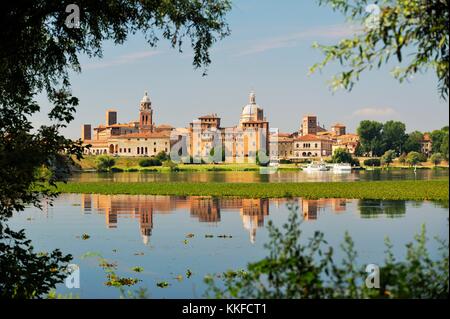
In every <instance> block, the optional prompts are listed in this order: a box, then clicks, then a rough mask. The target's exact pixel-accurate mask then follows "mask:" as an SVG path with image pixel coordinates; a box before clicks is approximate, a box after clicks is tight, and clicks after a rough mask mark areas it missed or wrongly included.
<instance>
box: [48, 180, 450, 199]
mask: <svg viewBox="0 0 450 319" xmlns="http://www.w3.org/2000/svg"><path fill="white" fill-rule="evenodd" d="M57 186H58V190H59V191H60V192H62V193H97V194H134V195H138V194H142V195H174V196H214V197H228V196H232V197H246V198H281V197H290V196H295V197H304V198H311V199H314V198H355V199H386V200H448V194H449V190H448V180H439V181H376V182H323V183H123V182H115V183H108V182H87V183H78V182H70V183H67V184H64V183H59V184H58V185H57Z"/></svg>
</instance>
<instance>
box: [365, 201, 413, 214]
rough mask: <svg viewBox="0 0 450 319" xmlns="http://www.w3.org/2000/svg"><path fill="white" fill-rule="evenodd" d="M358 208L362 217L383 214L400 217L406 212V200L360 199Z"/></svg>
mask: <svg viewBox="0 0 450 319" xmlns="http://www.w3.org/2000/svg"><path fill="white" fill-rule="evenodd" d="M358 210H359V213H360V215H361V217H362V218H377V217H380V215H383V214H384V215H386V217H390V218H396V217H402V216H403V215H405V213H406V201H404V200H375V199H360V200H359V201H358Z"/></svg>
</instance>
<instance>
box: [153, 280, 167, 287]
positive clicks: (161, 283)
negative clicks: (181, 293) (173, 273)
mask: <svg viewBox="0 0 450 319" xmlns="http://www.w3.org/2000/svg"><path fill="white" fill-rule="evenodd" d="M156 286H157V287H159V288H167V287H169V283H168V282H167V281H161V282H157V283H156Z"/></svg>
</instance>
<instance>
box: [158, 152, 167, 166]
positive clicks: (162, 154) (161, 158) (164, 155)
mask: <svg viewBox="0 0 450 319" xmlns="http://www.w3.org/2000/svg"><path fill="white" fill-rule="evenodd" d="M155 158H156V159H157V160H159V161H161V162H164V161H167V160H169V159H170V157H169V155H167V153H166V152H164V151H161V152H159V153H158V154H156V156H155ZM157 166H159V165H157Z"/></svg>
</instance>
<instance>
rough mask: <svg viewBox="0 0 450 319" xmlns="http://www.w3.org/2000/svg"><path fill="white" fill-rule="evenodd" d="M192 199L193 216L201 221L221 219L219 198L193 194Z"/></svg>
mask: <svg viewBox="0 0 450 319" xmlns="http://www.w3.org/2000/svg"><path fill="white" fill-rule="evenodd" d="M190 201H191V216H193V217H197V218H198V220H199V221H200V222H208V223H214V222H218V221H220V204H219V200H218V199H217V198H210V197H197V196H193V197H191V198H190Z"/></svg>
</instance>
